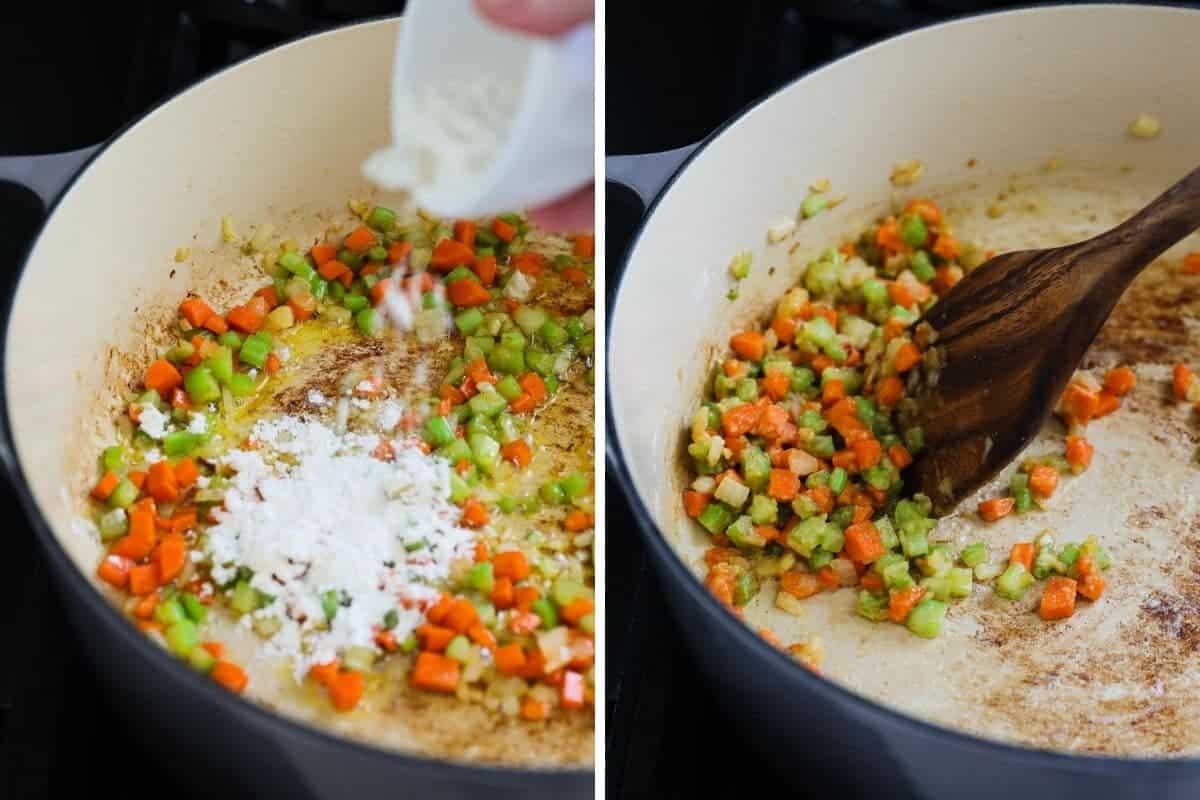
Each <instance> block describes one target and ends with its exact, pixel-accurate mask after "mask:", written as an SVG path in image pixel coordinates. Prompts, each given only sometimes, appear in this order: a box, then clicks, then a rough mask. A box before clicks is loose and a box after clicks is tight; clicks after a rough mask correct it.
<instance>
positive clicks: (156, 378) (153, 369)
mask: <svg viewBox="0 0 1200 800" xmlns="http://www.w3.org/2000/svg"><path fill="white" fill-rule="evenodd" d="M142 382H143V383H144V384H146V388H147V389H151V390H153V391H155V392H158V393H159V394H160V395H162V396H163V397H166V396H168V395H169V394H170V393H171V390H173V389H176V388H178V387H179V386H180V385H181V384H182V383H183V376H182V375H180V374H179V370H177V369H175V365H174V364H172V363H171V362H170V361H167V360H166V359H165V358H159V359H156V360H155V361H154V362H153V363H151V364H150V366H149V367H147V368H146V375H145V377H144V378H143V379H142Z"/></svg>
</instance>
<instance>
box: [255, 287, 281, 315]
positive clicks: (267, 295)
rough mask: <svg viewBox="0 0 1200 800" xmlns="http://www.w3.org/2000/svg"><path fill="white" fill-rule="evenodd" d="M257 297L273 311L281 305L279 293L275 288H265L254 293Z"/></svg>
mask: <svg viewBox="0 0 1200 800" xmlns="http://www.w3.org/2000/svg"><path fill="white" fill-rule="evenodd" d="M254 296H255V297H261V298H262V299H263V300H264V301H266V303H267V308H268V310H269V309H273V308H276V307H277V306H278V305H279V293H278V292H276V291H275V287H274V286H264V287H262V288H261V289H259V290H258V291H257V292H255V293H254Z"/></svg>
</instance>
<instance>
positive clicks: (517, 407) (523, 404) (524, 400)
mask: <svg viewBox="0 0 1200 800" xmlns="http://www.w3.org/2000/svg"><path fill="white" fill-rule="evenodd" d="M508 407H509V408H511V409H512V410H513V411H514V412H516V413H517V414H528V413H529V412H530V411H533V410H534V409H535V408H537V403H535V402H534V401H533V398H532V397H530V396H529V393H528V392H526V393H525V394H521V395H518V396H517V397H514V398H513V399H512V400H510V401H509V403H508Z"/></svg>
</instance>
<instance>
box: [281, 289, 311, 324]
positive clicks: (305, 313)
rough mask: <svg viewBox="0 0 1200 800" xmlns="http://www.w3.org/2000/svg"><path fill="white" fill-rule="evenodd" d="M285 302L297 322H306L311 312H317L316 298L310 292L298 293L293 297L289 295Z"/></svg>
mask: <svg viewBox="0 0 1200 800" xmlns="http://www.w3.org/2000/svg"><path fill="white" fill-rule="evenodd" d="M287 304H288V308H290V309H291V310H292V316H293V317H295V318H296V321H297V322H307V321H308V320H310V319H312V317H313V314H315V313H317V298H315V297H313V296H312V295H311V294H300V295H296V296H295V297H289V298H288V301H287Z"/></svg>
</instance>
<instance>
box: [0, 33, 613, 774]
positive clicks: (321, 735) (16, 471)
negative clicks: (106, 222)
mask: <svg viewBox="0 0 1200 800" xmlns="http://www.w3.org/2000/svg"><path fill="white" fill-rule="evenodd" d="M401 18H402V17H401V16H400V15H382V16H376V17H370V18H368V19H364V20H356V21H353V22H347V23H339V24H337V25H333V26H330V27H328V28H324V29H322V30H320V31H317V32H314V33H311V34H308V35H305V36H301V37H298V38H294V39H289V40H288V41H285V42H281V43H279V44H277V45H274V46H272V47H269V48H267V49H265V50H263V51H261V52H259V53H256V54H255V55H253V56H251V57H250V58H246V59H243V60H241V61H238V62H235V63H233V64H227V65H225V66H224V67H222V68H221V69H219V70H216V71H214V72H212V73H209V74H208V75H206V76H204V77H203V78H201V79H200V80H197V81H195V82H193V83H191V84H189V85H188V86H185V87H183V88H182V89H180V90H179V91H177V92H175V93H174V94H171V95H169V96H167V97H164V98H163V99H161V100H160V101H158V102H157V103H155V104H154V105H152V106H151V107H150V108H148V109H147V110H146V111H145V112H143V113H141V114H139V115H138V116H137V117H135V118H134V119H132V120H130V121H129V122H127V123H126V124H125V125H123V126H121V127H120V128H119V129H118V130H117V131H116V132H114V133H113V134H112V135H111V136H110V137H109V138H108V139H107V140H106V141H104V142H103V143H102V144H101V145H100V146H99V147H98V148H97V149H96V151H95V152H94V153H92V154H91V156H90V157H89V158H88V159H87V160H86V161H85V162H84V163H83V165H82V166H81V167H80V168H79V170H78V171H77V172H76V173H75V174H74V175H73V176H72V177H71V179H70V180H69V181H68V182H67V183H66V185H65V186H64V187H63V189H62V191H61V192H60V193H59V195H58V197H56V198H55V200H54V202H53V203H51V204H50V206H49V208H47V209H46V212H45V217H44V218H43V220H42V222H41V224H40V225H39V227H38V230H37V233H36V235H34V237H33V238H32V239H31V240H30V242H29V245H28V247H27V248H26V249H25V252H24V254H23V255H22V256H21V261H20V264H19V266H18V267H17V270H16V272H15V273H14V276H13V281H12V291H11V292H9V293H8V296H7V297H4V298H3V299H2V300H0V453H2V452H3V451H5V450H6V451H7V452H8V453H9V454H11V457H10V458H0V461H2V462H3V466H4V471H5V473H6V475H7V477H8V479H9V482H10V484H11V485H12V487H13V490H14V492H15V493H16V495H17V497H18V499H19V501H20V504H21V507H22V509H23V510H24V512H25V516H26V517H27V518H28V520H29V522H30V526H31V527H32V528H33V530H34V532H35V533H36V534H37V537H38V538H39V539H40V540H41V543H42V552H43V553H44V554H45V555H46V556H47V560H48V561H49V562H50V564H51V566H52V567H53V568H54V569H53V570H52V572H53V573H54V574H55V575H57V576H58V578H59V582H60V583H65V584H66V587H65V588H67V589H69V590H70V591H73V592H75V593H78V592H80V591H83V592H89V593H91V594H92V595H93V596H92V597H90V598H87V601H88V602H94V603H98V604H99V605H100V606H102V607H103V610H102V611H101V615H102V616H103V617H104V621H105V623H106V624H107V625H108V627H109V628H111V629H114V630H116V631H117V637H118V640H119V643H120V645H121V646H124V647H127V648H129V649H131V650H133V651H137V652H138V654H139V656H140V657H141V658H142V659H144V660H145V661H147V662H149V664H150V665H151V666H153V667H156V668H157V669H158V670H159V671H160V672H161V673H163V674H165V675H166V676H168V677H169V678H170V679H171V680H173V681H174V682H176V683H177V684H179V685H180V686H181V687H182V688H184V689H186V690H188V691H190V692H194V693H198V695H199V699H202V700H203V701H205V702H208V703H211V704H214V705H217V706H221V707H223V708H225V709H227V712H226V713H228V714H230V715H231V716H233V717H235V718H236V717H237V716H238V715H239V714H248V715H249V716H250V717H251V718H253V720H254V721H255V722H257V723H258V724H261V725H264V726H268V727H269V726H283V728H285V729H286V730H287V732H288V733H292V734H295V735H298V736H301V737H305V738H308V739H309V740H310V741H311V742H312V743H313V744H324V745H326V746H328V747H332V748H334V749H335V750H341V751H343V752H345V753H351V752H353V753H356V754H358V755H360V756H366V757H369V758H374V759H379V758H382V759H385V760H388V761H394V762H397V763H398V765H402V766H404V767H405V768H406V769H412V770H415V771H418V772H422V773H424V774H426V775H428V776H430V777H439V778H443V779H446V778H453V777H454V776H458V777H459V778H461V779H467V780H471V781H475V782H479V783H486V784H492V785H498V786H504V787H506V788H517V787H529V786H530V783H531V782H534V781H542V782H543V783H545V784H547V785H553V786H567V785H571V786H575V785H578V786H579V787H582V786H583V785H584V784H586V783H590V782H591V781H592V780H593V776H594V768H593V769H586V768H583V769H581V768H576V767H571V768H561V769H558V768H553V767H520V766H507V765H502V764H476V763H471V762H466V761H453V760H449V759H439V758H433V757H425V756H421V755H418V754H413V753H406V752H404V751H399V750H388V749H385V748H383V747H379V746H376V745H374V744H371V743H368V742H365V741H362V740H359V739H352V738H349V737H342V736H336V735H334V734H333V733H330V732H328V731H326V730H324V729H322V728H318V727H316V726H313V725H309V724H308V723H306V722H302V721H300V720H296V719H292V718H290V717H287V716H285V715H283V714H277V713H275V712H272V711H269V710H267V709H266V708H264V707H263V706H261V705H259V704H258V703H256V702H254V701H252V700H249V699H247V698H244V697H242V696H240V695H235V694H233V693H232V692H229V691H227V690H225V689H222V688H221V687H219V686H217V685H216V684H215V683H213V682H212V681H210V680H207V679H204V678H203V677H202V676H200V675H198V674H197V673H196V672H195V670H192V669H190V668H188V667H187V666H186V665H185V664H184V663H183V662H182V661H180V660H179V659H176V658H173V657H171V656H170V655H168V654H167V653H166V652H165V651H164V650H163V649H162V648H161V647H158V646H156V645H155V644H154V643H153V642H151V641H150V640H149V639H148V638H147V637H146V636H145V635H143V634H142V633H141V632H140V631H138V630H137V629H136V628H134V626H132V625H130V624H129V623H128V621H127V620H125V619H124V618H123V617H122V616H121V615H120V614H119V613H118V612H117V610H116V609H115V608H114V607H113V606H112V604H111V603H109V602H108V601H107V600H105V598H104V597H103V596H102V595H101V594H100V593H99V591H98V590H97V589H96V587H95V585H94V584H93V583H92V582H91V581H90V580H89V579H88V578H87V576H86V575H85V574H84V573H83V571H82V570H80V569H79V568H78V566H77V565H76V564H75V562H74V561H73V560H72V559H71V557H70V556H69V555H68V554H67V552H66V550H65V549H64V548H63V546H62V544H61V543H60V542H59V541H58V537H57V536H55V534H54V531H53V530H52V529H51V527H50V524H49V522H48V521H47V519H46V517H45V515H44V514H43V513H42V511H41V508H40V507H39V506H38V503H37V501H36V500H35V499H34V497H33V493H32V491H31V490H30V488H29V483H28V481H27V479H26V477H25V473H24V470H23V469H22V468H21V464H20V460H19V458H18V456H17V450H16V443H15V441H14V440H13V436H12V420H11V416H10V413H9V404H8V388H7V380H6V379H5V377H4V374H5V367H6V360H7V347H8V340H9V332H10V331H9V328H10V323H11V321H12V309H13V306H14V304H15V302H16V293H17V287H18V286H19V285H20V281H21V277H22V276H23V275H24V274H25V270H26V268H27V267H28V266H29V259H30V256H31V255H32V253H33V252H34V250H35V249H36V248H37V245H38V243H39V242H40V241H41V239H42V236H43V235H45V232H46V229H47V227H48V226H49V224H50V221H51V220H52V219H53V217H54V212H55V211H56V210H57V208H58V206H59V204H61V203H62V202H63V200H64V199H65V198H66V197H67V196H68V195H69V194H70V192H71V189H72V188H73V187H74V185H75V183H76V181H78V180H79V178H80V177H81V176H82V175H84V174H85V173H86V172H87V171H88V169H89V168H90V167H91V165H92V163H93V162H94V161H96V159H98V158H100V157H102V156H103V155H104V153H105V152H106V151H107V150H108V148H109V147H111V146H112V145H113V144H114V143H115V142H117V141H118V140H119V139H121V138H122V137H123V136H124V135H125V134H126V133H128V132H129V131H131V130H132V129H133V128H135V127H137V126H138V125H140V124H142V123H143V122H145V121H146V120H147V119H149V117H150V116H151V115H153V114H155V113H157V112H158V111H159V110H160V109H161V108H163V107H164V106H166V105H168V104H170V103H173V102H175V101H177V100H182V99H183V98H186V96H187V95H188V94H189V93H190V92H191V91H192V90H194V89H197V88H199V87H200V86H201V85H203V84H206V83H208V82H209V81H211V80H213V79H215V78H217V77H220V76H224V75H225V74H226V73H228V72H232V71H234V70H236V69H238V68H239V67H242V66H245V65H247V64H249V63H250V62H252V61H256V60H258V59H260V58H266V57H268V56H270V55H272V54H274V53H275V52H277V51H281V50H283V49H285V48H290V47H299V46H303V44H304V43H305V42H307V41H309V40H310V39H315V38H317V37H322V36H335V35H337V34H339V33H342V32H344V31H347V30H349V29H352V28H359V27H369V26H374V25H379V24H382V23H386V22H392V21H395V20H399V19H401ZM64 574H65V577H63V575H64ZM76 635H78V633H76Z"/></svg>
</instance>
